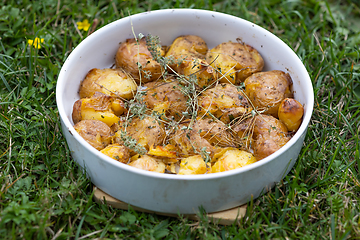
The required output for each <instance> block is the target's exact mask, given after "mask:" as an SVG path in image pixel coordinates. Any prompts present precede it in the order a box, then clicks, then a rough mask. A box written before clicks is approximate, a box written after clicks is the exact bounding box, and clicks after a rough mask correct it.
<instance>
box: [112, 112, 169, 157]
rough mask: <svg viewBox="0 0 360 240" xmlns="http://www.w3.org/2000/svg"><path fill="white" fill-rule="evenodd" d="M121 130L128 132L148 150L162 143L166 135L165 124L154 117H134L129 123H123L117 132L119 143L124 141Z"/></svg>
mask: <svg viewBox="0 0 360 240" xmlns="http://www.w3.org/2000/svg"><path fill="white" fill-rule="evenodd" d="M121 131H124V132H126V134H127V135H128V136H130V137H131V138H132V139H135V140H136V141H137V143H138V144H140V145H142V146H143V147H144V148H145V149H146V150H149V148H150V147H151V146H158V145H162V143H163V142H164V139H165V136H166V133H165V129H164V126H163V124H161V123H160V122H159V121H158V120H156V119H155V118H153V117H145V118H143V119H140V118H133V119H132V120H131V121H129V122H127V123H122V126H121V129H120V130H119V131H117V132H116V133H115V142H116V143H119V144H123V143H124V142H123V139H122V138H121ZM125 146H126V145H125Z"/></svg>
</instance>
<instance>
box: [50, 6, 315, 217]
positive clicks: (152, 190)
mask: <svg viewBox="0 0 360 240" xmlns="http://www.w3.org/2000/svg"><path fill="white" fill-rule="evenodd" d="M132 29H133V30H134V32H135V34H136V36H138V34H139V33H142V34H144V35H147V34H152V35H157V36H159V37H160V40H161V43H162V44H164V45H169V44H171V42H172V41H173V40H174V39H175V38H176V37H177V36H179V35H184V34H194V35H198V36H200V37H202V38H203V39H204V40H205V41H206V42H207V44H208V47H209V48H212V47H215V46H216V45H217V44H219V43H222V42H225V41H229V40H231V41H236V39H238V38H239V39H241V40H242V41H243V42H245V43H247V44H249V45H251V46H253V47H255V48H256V49H257V50H258V51H259V52H260V54H261V55H262V56H263V58H264V61H265V69H264V70H265V71H266V70H273V69H278V70H283V71H285V72H288V73H289V74H290V75H291V77H292V79H293V83H294V85H293V88H294V94H295V99H297V100H298V101H299V102H301V103H302V104H303V105H304V107H305V114H304V118H303V123H302V125H301V126H300V129H299V130H298V132H297V133H296V134H295V136H294V137H293V138H292V139H291V140H290V141H289V142H288V143H287V144H286V145H285V146H284V147H283V148H281V149H280V150H279V151H277V152H276V153H274V154H272V155H271V156H269V157H267V158H265V159H263V160H261V161H259V162H256V163H254V164H251V165H248V166H246V167H243V168H240V169H236V170H232V171H227V172H223V173H216V174H206V175H193V176H178V175H170V174H160V173H153V172H147V171H143V170H139V169H136V168H133V167H130V166H127V165H125V164H122V163H119V162H117V161H114V160H113V159H111V158H109V157H107V156H105V155H103V154H101V153H100V152H99V151H97V150H96V149H95V148H92V147H91V146H90V145H89V144H88V143H87V142H85V141H84V140H83V139H82V138H81V137H80V136H79V134H78V133H77V132H76V131H75V130H74V128H73V122H72V120H71V113H72V107H73V104H74V102H75V101H76V100H77V99H79V95H78V89H79V84H80V82H81V81H82V80H83V78H84V77H85V75H86V73H87V72H88V71H89V70H90V69H92V68H105V67H110V66H111V65H112V64H113V63H114V57H115V53H116V50H117V48H118V46H119V43H120V42H122V41H125V40H126V39H127V38H133V37H134V35H133V31H132ZM56 98H57V99H56V100H57V105H58V110H59V114H60V118H61V124H62V129H63V133H64V136H65V138H66V141H67V143H68V145H69V148H70V150H71V153H72V156H73V158H74V159H75V160H76V161H77V163H78V164H79V165H80V166H81V167H83V168H84V169H85V171H86V173H87V175H88V177H89V178H90V179H91V181H92V182H93V183H94V184H95V185H96V186H98V187H99V188H101V189H102V190H103V191H105V192H106V193H108V194H109V195H111V196H113V197H115V198H117V199H119V200H122V201H124V202H126V203H130V204H132V205H134V206H137V207H141V208H144V209H148V210H152V211H156V212H163V213H175V214H176V213H181V214H188V213H194V212H198V210H199V207H200V206H202V207H204V209H205V210H206V211H207V212H216V211H221V210H225V209H229V208H233V207H236V206H239V205H241V204H244V203H246V202H248V201H249V200H251V198H252V197H253V198H257V197H258V196H259V195H261V194H263V193H265V192H266V191H267V190H268V189H269V188H271V187H272V186H274V184H275V183H276V182H279V181H280V180H281V179H282V178H283V177H284V176H285V175H286V174H287V173H288V172H289V171H290V169H291V168H292V167H293V165H294V163H295V162H296V160H297V157H298V155H299V152H300V149H301V147H302V144H303V141H304V137H305V134H306V130H307V126H308V124H309V121H310V118H311V114H312V110H313V101H314V100H313V88H312V84H311V80H310V77H309V75H308V73H307V71H306V69H305V67H304V65H303V63H302V62H301V61H300V59H299V58H298V57H297V56H296V54H295V53H294V52H293V51H292V50H291V49H290V48H289V47H288V46H287V45H286V44H285V43H284V42H282V41H281V40H280V39H279V38H277V37H276V36H274V35H273V34H272V33H270V32H268V31H266V30H265V29H263V28H261V27H259V26H257V25H255V24H253V23H251V22H248V21H245V20H243V19H240V18H237V17H234V16H230V15H226V14H222V13H217V12H211V11H205V10H191V9H169V10H158V11H152V12H145V13H141V14H136V15H133V16H130V17H126V18H123V19H120V20H117V21H115V22H113V23H111V24H108V25H106V26H104V27H103V28H101V29H99V30H98V31H96V32H94V33H93V34H91V35H90V36H89V37H87V38H86V39H85V40H84V41H83V42H81V43H80V44H79V45H78V46H77V47H76V48H75V49H74V50H73V52H72V53H71V54H70V56H69V57H68V59H67V60H66V61H65V63H64V65H63V67H62V69H61V72H60V74H59V78H58V82H57V89H56Z"/></svg>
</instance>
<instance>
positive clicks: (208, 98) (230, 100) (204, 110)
mask: <svg viewBox="0 0 360 240" xmlns="http://www.w3.org/2000/svg"><path fill="white" fill-rule="evenodd" d="M198 104H199V106H200V112H199V115H208V114H209V113H211V114H212V115H214V116H215V117H217V118H218V119H220V120H221V121H222V122H224V123H230V122H231V121H233V120H234V119H235V120H236V119H237V118H238V117H240V116H243V115H244V114H246V113H249V112H251V110H252V108H251V105H250V103H249V101H248V100H247V97H246V96H245V94H244V92H243V90H242V89H240V88H239V87H236V86H234V85H232V84H228V83H221V84H218V85H216V86H215V87H213V88H209V89H207V90H205V91H204V92H203V93H202V94H201V95H200V97H199V98H198Z"/></svg>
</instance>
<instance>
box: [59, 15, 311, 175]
mask: <svg viewBox="0 0 360 240" xmlns="http://www.w3.org/2000/svg"><path fill="white" fill-rule="evenodd" d="M174 12H180V13H185V12H186V13H193V14H197V13H200V14H213V15H214V16H225V17H230V18H233V19H236V21H242V22H244V23H246V24H249V25H253V26H256V27H258V28H259V29H260V30H261V31H263V32H264V34H266V35H267V36H271V37H272V38H274V39H276V40H277V41H278V42H279V44H281V45H282V47H284V48H286V49H287V50H288V51H289V53H291V54H293V55H294V57H295V58H294V59H296V61H297V62H298V63H297V64H300V65H301V68H302V69H303V71H305V73H306V74H305V76H306V79H302V81H305V82H306V85H308V86H307V89H309V90H310V89H311V94H309V98H308V99H307V106H304V107H306V109H305V111H304V118H303V122H302V124H301V125H300V127H299V129H298V130H297V132H296V133H295V134H294V136H292V138H291V139H290V140H289V141H288V142H287V143H286V144H285V145H284V146H283V147H281V148H280V149H279V150H278V151H276V152H275V153H273V154H271V155H269V156H268V157H266V158H264V159H261V160H260V161H257V162H255V163H252V164H250V165H247V166H244V167H241V168H237V169H233V170H229V171H225V172H219V173H211V174H199V175H176V174H164V173H156V172H150V171H145V170H142V169H137V168H135V167H131V166H128V165H126V164H123V163H120V162H118V161H114V159H112V158H110V157H108V156H106V155H105V154H102V153H101V152H100V151H98V150H96V149H95V148H94V147H92V146H91V145H90V144H89V143H88V142H86V141H85V140H84V139H83V138H82V137H81V136H80V135H79V134H78V133H77V132H76V130H75V129H74V127H73V125H72V123H71V122H70V120H69V119H68V117H67V115H66V113H65V108H64V106H63V101H62V94H61V93H62V92H61V91H60V90H63V89H65V87H64V86H63V85H64V82H65V81H63V80H62V79H63V75H65V71H66V68H67V66H68V65H69V61H67V60H68V59H69V58H71V57H72V56H74V55H75V54H76V53H77V51H79V49H80V48H81V47H82V46H85V44H86V43H87V42H89V41H91V40H92V39H93V38H98V37H99V36H101V34H102V32H104V31H105V30H106V29H107V28H109V27H112V26H116V24H117V23H120V22H123V21H128V20H129V19H134V18H135V19H136V18H141V17H146V15H149V14H152V13H156V14H169V13H174ZM56 103H57V108H58V111H59V117H60V119H61V121H62V122H63V124H64V126H66V127H67V129H68V130H69V131H70V133H71V134H72V135H73V137H74V138H75V140H76V141H78V142H79V143H80V144H81V145H82V146H83V147H85V148H86V150H88V151H90V152H91V153H92V154H94V155H95V156H96V157H97V158H99V159H100V160H101V161H106V162H107V163H108V164H111V165H113V166H114V167H117V168H122V169H124V170H126V171H130V172H132V173H134V174H140V175H144V176H147V177H152V178H161V179H169V180H183V181H186V180H189V181H190V180H191V181H193V180H208V179H216V178H223V177H229V176H233V175H238V174H241V173H242V172H247V171H250V170H253V169H256V168H258V167H259V166H261V165H264V164H267V163H268V162H270V161H273V160H275V159H276V158H277V157H278V156H279V155H281V154H282V153H283V152H285V151H287V150H288V149H289V148H290V146H292V145H293V144H294V143H295V142H296V141H297V140H298V139H299V138H300V137H301V135H302V134H306V131H307V128H308V125H309V123H310V119H311V116H312V112H313V105H314V90H313V86H312V82H311V79H310V76H309V74H308V71H307V70H306V68H305V66H304V64H303V63H302V61H301V60H300V58H299V57H298V56H297V55H296V53H295V52H294V51H293V50H292V49H291V48H290V47H289V46H288V45H287V44H286V43H285V42H283V41H282V40H281V39H280V38H279V37H277V36H276V35H274V34H273V33H271V32H270V31H268V30H266V29H265V28H263V27H261V26H259V25H257V24H255V23H253V22H250V21H248V20H245V19H243V18H240V17H237V16H233V15H230V14H226V13H220V12H215V11H210V10H202V9H162V10H154V11H148V12H142V13H138V14H134V15H130V16H127V17H124V18H121V19H118V20H115V21H113V22H111V23H109V24H107V25H105V26H103V27H101V28H100V29H98V30H96V31H95V32H94V33H92V34H91V35H89V36H88V37H86V38H85V39H84V40H83V41H81V42H80V43H79V44H78V45H77V46H76V47H75V48H74V49H73V51H72V52H71V53H70V54H69V55H68V57H67V58H66V60H65V61H64V64H63V65H62V67H61V70H60V73H59V75H58V79H57V84H56ZM290 160H291V159H290Z"/></svg>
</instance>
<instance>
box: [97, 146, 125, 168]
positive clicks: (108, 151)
mask: <svg viewBox="0 0 360 240" xmlns="http://www.w3.org/2000/svg"><path fill="white" fill-rule="evenodd" d="M100 152H101V153H103V154H105V155H106V156H109V157H111V158H113V159H115V160H116V161H119V162H122V163H128V161H129V158H130V152H129V150H128V149H127V148H126V147H125V146H123V145H120V144H118V143H114V144H110V145H108V146H106V147H105V148H104V149H102V150H100Z"/></svg>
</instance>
